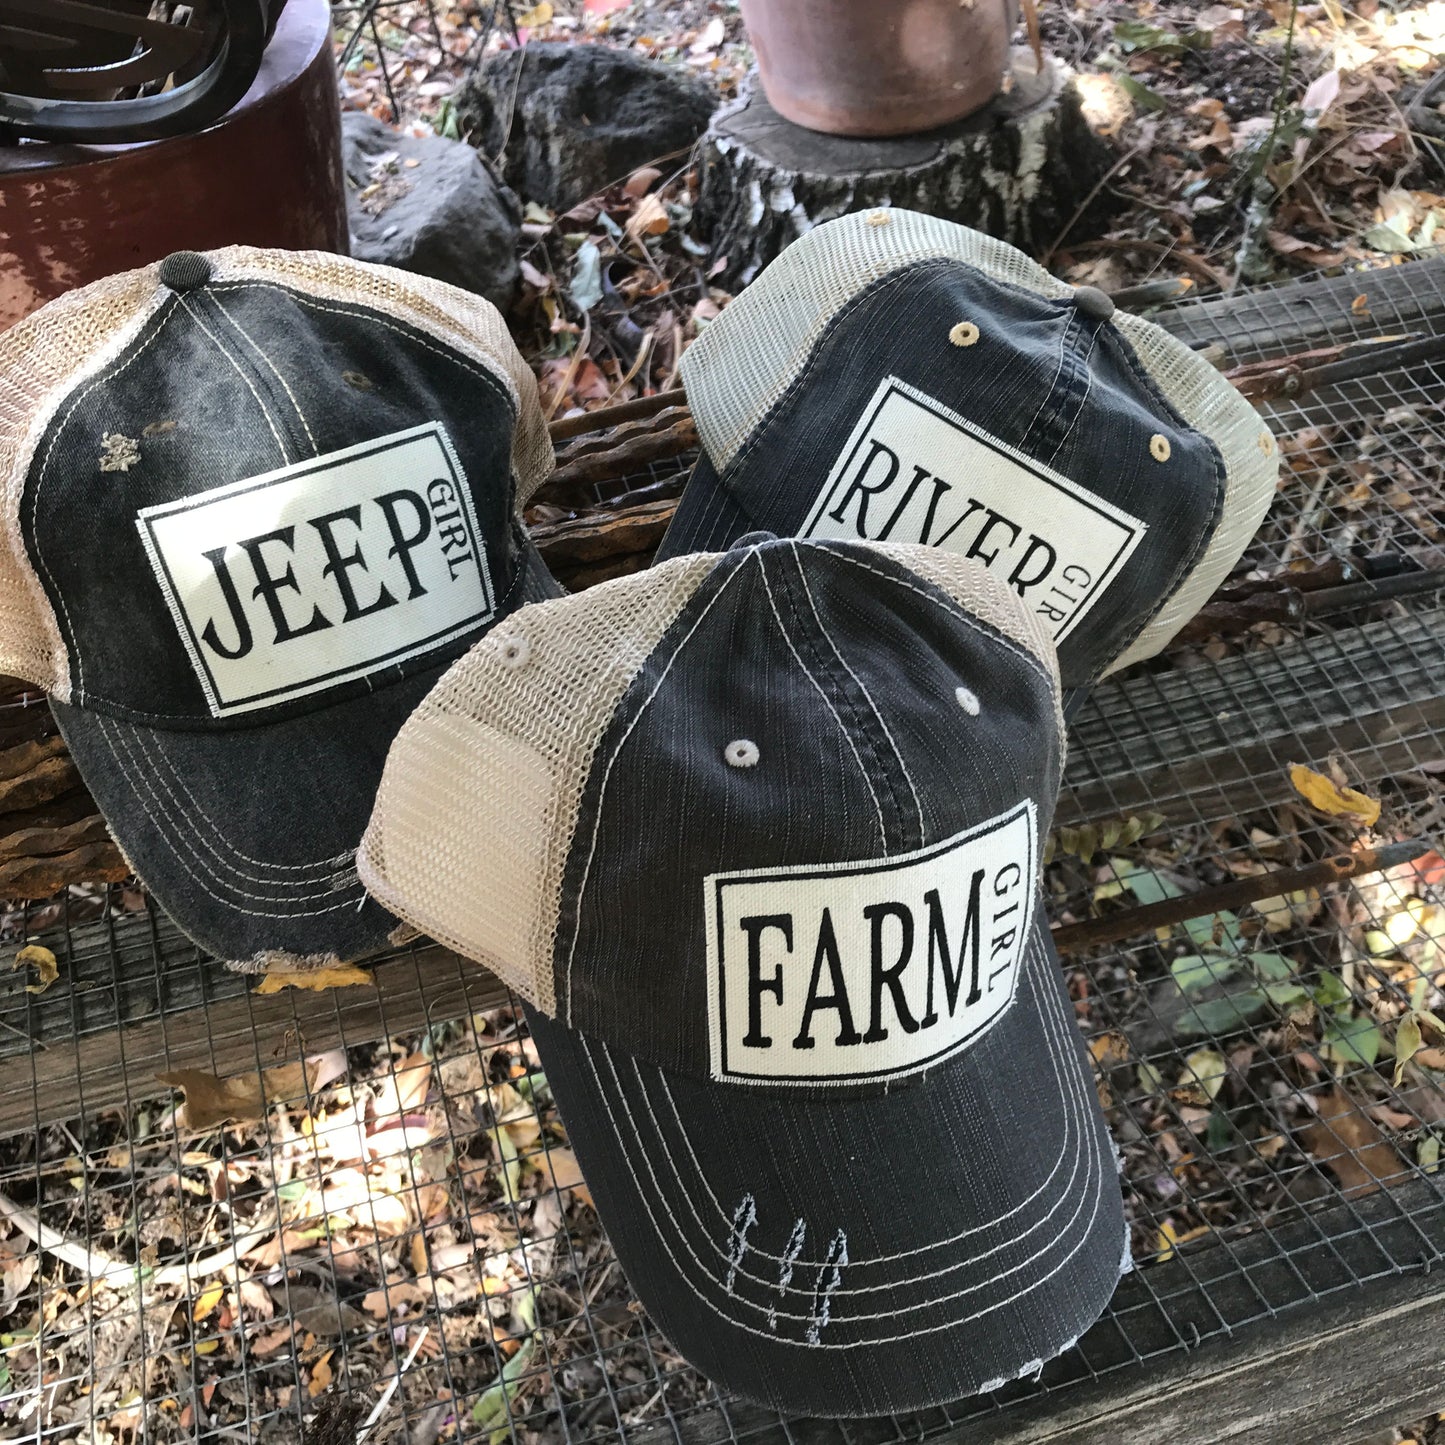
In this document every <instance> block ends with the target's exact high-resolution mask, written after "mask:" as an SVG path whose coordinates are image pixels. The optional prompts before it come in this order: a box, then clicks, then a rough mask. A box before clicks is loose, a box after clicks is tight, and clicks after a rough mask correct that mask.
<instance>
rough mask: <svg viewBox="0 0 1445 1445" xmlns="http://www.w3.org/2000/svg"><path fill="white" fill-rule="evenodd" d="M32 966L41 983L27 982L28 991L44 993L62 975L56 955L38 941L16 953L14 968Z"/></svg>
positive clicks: (26, 990) (26, 988) (26, 989)
mask: <svg viewBox="0 0 1445 1445" xmlns="http://www.w3.org/2000/svg"><path fill="white" fill-rule="evenodd" d="M27 966H28V967H30V968H33V969H34V970H35V973H36V976H37V977H38V978H39V979H40V982H39V983H27V984H26V985H25V992H26V993H44V992H45V990H46V989H48V988H49V987H50V985H51V984H52V983H54V982H55V980H56V979H57V978H59V977H60V965H59V964H58V963H56V961H55V955H54V954H53V953H51V951H50V950H49V949H48V948H42V947H41V946H40V945H39V944H38V943H31V944H28V945H27V946H26V947H24V948H22V949H21V950H20V952H19V953H17V954H16V955H15V962H14V963H13V964H12V965H11V967H12V968H25V967H27Z"/></svg>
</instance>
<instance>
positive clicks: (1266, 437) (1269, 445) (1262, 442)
mask: <svg viewBox="0 0 1445 1445" xmlns="http://www.w3.org/2000/svg"><path fill="white" fill-rule="evenodd" d="M1259 449H1260V451H1262V452H1263V453H1264V454H1265V456H1267V457H1272V456H1273V455H1274V436H1273V435H1272V434H1271V433H1270V432H1267V431H1262V432H1260V434H1259Z"/></svg>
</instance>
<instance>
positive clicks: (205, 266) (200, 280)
mask: <svg viewBox="0 0 1445 1445" xmlns="http://www.w3.org/2000/svg"><path fill="white" fill-rule="evenodd" d="M215 270H216V268H215V266H214V265H213V264H212V262H211V258H210V257H209V256H203V255H202V254H201V253H200V252H199V251H172V252H171V254H170V255H169V256H167V257H166V259H165V260H164V261H162V262H161V270H160V280H161V285H162V286H169V287H170V288H171V290H172V291H193V290H195V288H196V287H197V286H204V285H205V284H206V282H207V281H209V280H210V279H211V277H212V275H214V274H215Z"/></svg>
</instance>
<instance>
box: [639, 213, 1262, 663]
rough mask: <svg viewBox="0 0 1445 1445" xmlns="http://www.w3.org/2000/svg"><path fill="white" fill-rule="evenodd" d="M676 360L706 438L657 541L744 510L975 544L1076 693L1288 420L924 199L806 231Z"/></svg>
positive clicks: (1245, 519)
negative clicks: (1269, 424) (1039, 626)
mask: <svg viewBox="0 0 1445 1445" xmlns="http://www.w3.org/2000/svg"><path fill="white" fill-rule="evenodd" d="M682 375H683V381H684V383H685V385H686V387H687V396H688V401H689V403H690V405H691V407H692V414H693V416H694V417H695V418H696V421H697V427H698V432H699V435H700V437H701V439H702V446H703V451H702V456H701V457H700V458H699V460H698V463H697V466H696V468H695V470H694V472H693V475H692V479H691V481H690V482H689V484H688V487H687V490H686V491H685V492H684V494H683V498H682V502H681V504H680V506H679V508H678V511H677V515H676V517H675V519H674V520H673V523H672V526H671V527H670V529H669V530H668V533H667V535H666V536H665V537H664V538H663V542H662V547H661V549H660V551H659V553H658V557H659V559H665V558H668V557H675V556H678V555H679V554H681V553H684V552H694V551H709V550H713V551H715V550H717V549H718V548H720V547H726V546H727V545H728V544H729V543H730V542H731V541H732V540H733V538H734V537H738V536H741V535H742V534H743V533H745V532H748V531H751V530H753V529H754V528H764V529H766V530H768V531H771V532H776V533H778V534H780V535H783V536H798V537H835V538H843V537H847V538H852V539H864V538H866V539H869V540H873V541H880V542H882V541H888V542H923V543H926V544H928V545H929V546H933V547H941V548H944V549H946V550H948V551H952V552H957V553H959V554H960V555H962V556H965V557H974V558H977V559H978V560H979V561H980V562H982V563H984V564H985V565H986V566H988V567H989V568H990V569H991V570H992V571H994V572H996V573H997V574H998V575H999V576H1001V577H1002V578H1004V580H1005V581H1007V582H1008V583H1009V585H1010V586H1012V587H1013V588H1014V589H1015V590H1016V591H1017V592H1018V594H1019V595H1020V596H1021V597H1022V598H1023V600H1024V604H1025V605H1026V606H1027V607H1028V608H1029V610H1030V611H1032V612H1033V613H1034V614H1035V615H1036V616H1038V618H1039V619H1040V621H1041V622H1042V623H1043V624H1044V626H1045V628H1046V629H1047V630H1048V633H1049V636H1050V637H1051V638H1052V639H1053V641H1054V643H1055V645H1056V646H1057V648H1058V652H1059V670H1060V673H1061V674H1062V677H1063V682H1064V686H1065V688H1067V689H1074V688H1082V687H1087V686H1088V685H1089V684H1091V683H1092V682H1093V681H1095V680H1096V679H1097V678H1098V677H1100V676H1102V675H1103V674H1104V673H1108V672H1112V671H1114V670H1115V669H1117V668H1120V667H1124V666H1126V665H1127V664H1129V663H1131V662H1137V661H1139V660H1141V659H1142V658H1146V657H1152V656H1153V655H1154V654H1155V653H1157V652H1159V651H1160V650H1161V649H1162V648H1163V647H1164V646H1165V644H1166V643H1168V641H1169V640H1170V638H1172V637H1173V636H1174V634H1175V633H1176V632H1177V631H1178V630H1179V629H1180V628H1181V627H1182V626H1183V625H1184V623H1185V622H1187V621H1188V620H1189V618H1190V617H1192V616H1193V615H1194V613H1195V612H1197V611H1198V610H1199V608H1200V606H1201V605H1202V604H1203V603H1204V601H1205V600H1206V599H1207V598H1208V597H1209V595H1210V594H1211V593H1212V592H1213V591H1214V589H1215V588H1216V587H1217V586H1218V585H1219V583H1220V582H1222V581H1223V580H1224V578H1225V576H1226V575H1227V574H1228V573H1229V571H1230V569H1231V568H1232V567H1233V566H1234V564H1235V563H1236V562H1237V561H1238V560H1239V557H1240V555H1241V554H1242V553H1243V551H1244V549H1245V547H1246V546H1247V545H1248V544H1249V541H1250V539H1251V538H1252V537H1253V535H1254V532H1255V529H1256V528H1257V527H1258V526H1259V522H1260V519H1261V518H1262V517H1263V515H1264V513H1265V510H1266V509H1267V508H1268V506H1269V503H1270V501H1271V499H1272V498H1273V496H1274V491H1275V481H1276V475H1277V471H1278V467H1277V459H1276V456H1275V445H1274V440H1273V438H1272V437H1271V436H1270V434H1269V431H1268V430H1267V429H1266V427H1265V426H1264V423H1263V422H1262V421H1261V420H1260V418H1259V416H1258V414H1257V413H1256V412H1255V410H1254V408H1253V407H1251V406H1250V405H1249V403H1248V402H1247V401H1245V400H1244V399H1243V397H1241V396H1240V395H1239V393H1238V392H1237V391H1236V390H1235V388H1234V387H1232V386H1231V385H1230V384H1229V383H1228V382H1227V381H1226V380H1225V379H1224V378H1223V377H1222V376H1221V375H1220V374H1219V373H1218V372H1217V371H1216V370H1215V369H1214V368H1213V367H1212V366H1210V365H1209V363H1208V362H1207V361H1205V360H1204V359H1203V358H1202V357H1200V356H1198V355H1196V354H1195V353H1194V352H1192V351H1190V350H1189V349H1188V348H1187V347H1186V346H1184V345H1183V343H1181V342H1180V341H1178V340H1176V339H1175V338H1174V337H1172V336H1170V335H1169V334H1168V333H1167V332H1165V331H1164V330H1162V329H1161V328H1160V327H1158V326H1155V325H1154V324H1152V323H1151V322H1148V321H1143V320H1140V319H1139V318H1138V317H1135V316H1129V315H1126V314H1125V313H1123V312H1119V311H1116V310H1115V309H1114V304H1113V302H1112V301H1110V300H1109V298H1108V297H1107V296H1106V295H1105V294H1104V293H1103V292H1102V291H1096V290H1094V289H1092V288H1090V287H1080V288H1078V289H1077V290H1076V289H1074V288H1073V287H1070V286H1066V285H1065V284H1064V283H1063V282H1061V281H1057V280H1055V279H1054V278H1053V277H1052V276H1050V275H1049V274H1048V273H1047V272H1046V271H1044V270H1043V269H1042V268H1040V267H1039V266H1036V265H1035V264H1034V263H1033V262H1032V261H1030V260H1029V259H1028V258H1027V257H1026V256H1024V255H1022V254H1021V253H1020V252H1018V251H1015V250H1014V249H1013V248H1012V247H1011V246H1006V245H1004V244H1003V243H1002V242H1001V241H996V240H994V239H992V238H991V237H989V236H984V235H981V234H980V233H979V232H977V231H971V230H968V229H966V228H965V227H963V226H957V225H954V224H953V223H952V222H949V221H941V220H938V219H936V218H935V217H932V216H921V215H918V214H916V213H914V212H912V211H901V210H881V211H870V212H868V213H867V214H864V215H851V216H845V217H843V218H842V219H841V220H837V221H830V222H828V223H827V224H825V225H822V226H819V227H817V228H816V229H815V230H812V231H809V232H808V233H807V234H806V235H805V236H803V237H802V239H800V240H798V241H795V242H794V243H793V244H792V245H791V246H789V247H788V249H787V250H786V251H784V252H783V253H782V255H781V256H779V257H778V258H777V260H775V261H774V262H773V263H772V264H771V265H770V266H768V268H767V269H766V270H765V271H763V273H762V274H761V275H760V276H759V277H758V279H757V280H756V281H754V282H753V284H752V285H751V286H749V287H748V288H747V290H745V291H744V292H743V293H742V294H741V295H740V296H739V297H738V298H737V299H736V300H735V301H734V302H733V303H732V304H731V305H730V306H729V307H728V308H727V310H726V311H724V312H723V313H722V315H721V316H719V317H718V318H717V320H716V321H714V322H712V323H711V324H710V325H709V326H708V327H707V329H706V330H705V331H704V332H703V334H702V336H701V337H699V339H698V341H697V342H696V344H695V345H693V346H692V347H691V348H690V349H689V350H688V352H687V354H686V355H685V356H684V357H683V363H682Z"/></svg>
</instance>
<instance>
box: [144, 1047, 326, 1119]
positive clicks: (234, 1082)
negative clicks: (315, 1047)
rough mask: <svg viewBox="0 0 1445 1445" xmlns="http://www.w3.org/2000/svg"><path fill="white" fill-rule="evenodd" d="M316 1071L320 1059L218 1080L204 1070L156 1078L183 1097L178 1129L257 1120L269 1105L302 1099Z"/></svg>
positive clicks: (313, 1083) (311, 1084)
mask: <svg viewBox="0 0 1445 1445" xmlns="http://www.w3.org/2000/svg"><path fill="white" fill-rule="evenodd" d="M319 1072H320V1068H319V1061H317V1060H315V1059H308V1060H307V1061H306V1062H305V1063H304V1064H281V1065H278V1066H277V1067H276V1068H274V1069H266V1070H265V1071H264V1072H262V1073H259V1074H242V1075H240V1076H239V1077H237V1078H231V1079H218V1078H217V1077H216V1076H215V1075H214V1074H208V1073H206V1072H205V1071H204V1070H203V1069H177V1070H176V1071H175V1072H174V1073H172V1074H157V1075H156V1077H157V1078H158V1079H159V1080H160V1081H161V1083H163V1084H169V1085H170V1086H171V1087H172V1088H173V1089H180V1090H181V1091H182V1092H183V1093H184V1094H185V1096H186V1097H185V1103H184V1104H182V1106H181V1109H180V1112H179V1113H178V1114H177V1116H176V1121H177V1123H179V1124H180V1126H181V1128H183V1129H210V1128H214V1127H215V1126H216V1125H217V1124H224V1123H226V1122H227V1121H230V1120H244V1119H259V1118H260V1117H261V1116H262V1115H263V1114H264V1113H265V1112H266V1106H267V1105H268V1104H274V1103H279V1102H281V1101H283V1100H292V1099H300V1098H304V1097H305V1095H306V1092H307V1089H308V1088H314V1087H315V1086H316V1079H317V1076H318V1074H319Z"/></svg>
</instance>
